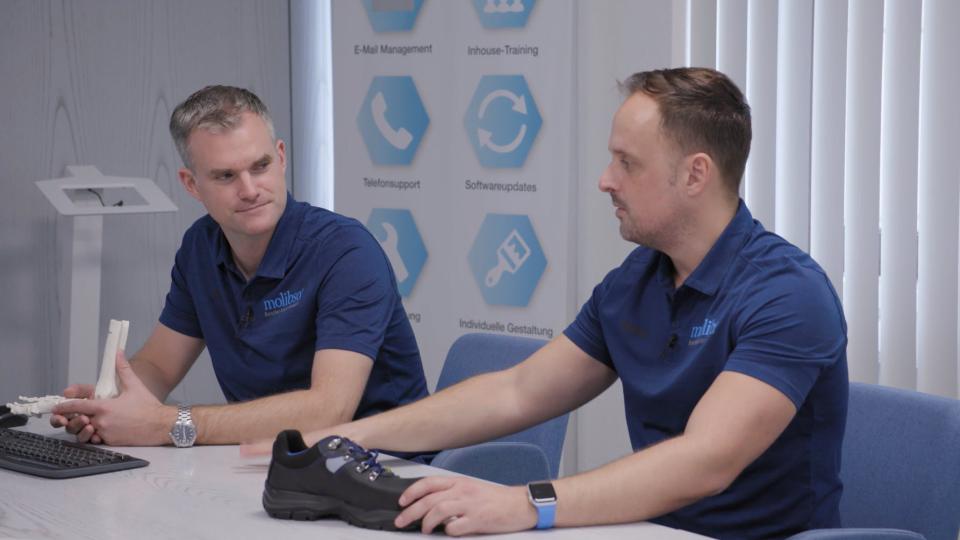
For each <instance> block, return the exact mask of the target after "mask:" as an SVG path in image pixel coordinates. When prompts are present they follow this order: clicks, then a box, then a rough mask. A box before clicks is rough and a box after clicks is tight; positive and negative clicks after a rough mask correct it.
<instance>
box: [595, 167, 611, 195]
mask: <svg viewBox="0 0 960 540" xmlns="http://www.w3.org/2000/svg"><path fill="white" fill-rule="evenodd" d="M597 187H598V188H600V191H602V192H604V193H609V192H611V191H613V190H614V187H615V186H614V183H613V177H612V175H611V174H610V166H609V165H607V167H606V168H605V169H603V172H602V173H600V180H599V181H598V182H597Z"/></svg>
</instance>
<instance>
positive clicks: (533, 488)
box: [527, 482, 557, 502]
mask: <svg viewBox="0 0 960 540" xmlns="http://www.w3.org/2000/svg"><path fill="white" fill-rule="evenodd" d="M527 488H528V489H529V490H530V497H532V498H533V500H534V501H536V502H551V501H555V500H556V499H557V492H556V491H554V490H553V484H551V483H550V482H537V483H534V484H529V485H528V486H527Z"/></svg>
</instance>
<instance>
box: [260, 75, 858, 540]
mask: <svg viewBox="0 0 960 540" xmlns="http://www.w3.org/2000/svg"><path fill="white" fill-rule="evenodd" d="M623 89H624V93H625V95H626V99H625V100H624V101H623V103H622V105H621V106H620V108H619V110H618V111H617V112H616V115H615V116H614V118H613V125H612V127H611V131H610V139H609V143H608V147H609V151H610V156H611V159H610V163H609V165H607V168H606V169H605V170H604V172H603V174H601V176H600V182H599V187H600V190H601V191H603V192H604V193H608V194H609V195H610V197H611V199H612V202H613V207H614V211H615V213H616V216H617V218H618V219H619V221H620V234H621V236H622V237H623V238H624V239H626V240H629V241H631V242H635V243H637V244H639V245H640V247H638V248H636V249H635V250H634V251H633V252H632V253H630V255H628V256H627V258H626V260H625V261H624V262H623V264H622V265H621V266H620V267H618V268H615V269H614V270H612V271H611V272H610V273H609V274H608V275H607V276H606V277H605V278H604V279H603V281H602V282H601V283H600V284H599V285H597V287H596V288H595V289H594V291H593V294H592V296H591V297H590V299H589V300H588V301H587V302H586V303H585V304H584V306H583V308H582V309H581V311H580V313H579V315H578V316H577V318H576V320H574V322H573V323H572V324H571V325H570V326H569V327H567V329H566V330H565V331H564V333H563V335H561V336H559V337H558V338H556V339H554V340H552V341H551V342H550V343H549V344H547V345H546V346H545V347H543V348H542V349H540V350H539V351H538V352H536V353H534V354H533V355H532V356H531V357H530V358H528V359H527V360H525V361H524V362H522V363H520V364H519V365H517V366H516V367H514V368H511V369H508V370H505V371H501V372H497V373H491V374H486V375H481V376H478V377H475V378H473V379H469V380H467V381H465V382H463V383H461V384H459V385H456V386H454V387H451V388H449V389H446V390H444V391H442V392H439V393H437V394H434V395H433V396H431V397H429V398H426V399H424V400H421V401H418V402H417V403H414V404H411V405H408V406H405V407H400V408H398V409H395V410H393V411H389V412H387V413H383V414H380V415H377V416H372V417H368V418H365V419H362V420H359V421H356V422H353V423H350V424H346V425H342V426H336V427H333V428H330V429H325V430H320V431H318V432H314V433H311V434H309V435H308V437H307V439H308V440H309V441H316V440H319V439H320V438H321V437H323V436H324V435H326V434H337V435H340V436H345V437H348V438H350V439H351V440H353V441H355V442H356V443H358V444H360V445H363V446H367V447H374V448H393V449H396V450H406V451H417V450H426V449H435V448H453V447H460V446H465V445H469V444H474V443H477V442H481V441H485V440H489V439H493V438H497V437H500V436H503V435H506V434H508V433H512V432H516V431H519V430H522V429H524V428H526V427H529V426H531V425H534V424H537V423H539V422H543V421H544V420H547V419H549V418H552V417H555V416H557V415H560V414H563V413H566V412H568V411H571V410H573V409H576V408H577V407H579V406H580V405H582V404H584V403H586V402H587V401H589V400H591V399H592V398H594V397H596V396H597V395H599V394H600V393H601V392H603V391H604V390H605V389H606V388H608V387H609V386H610V385H611V384H612V383H613V382H614V381H615V380H616V379H618V378H619V379H620V380H621V381H622V383H623V392H624V405H625V413H626V419H627V425H628V429H629V433H630V439H631V442H632V446H633V450H634V452H633V453H632V454H630V455H628V456H626V457H624V458H621V459H619V460H616V461H614V462H612V463H609V464H607V465H605V466H602V467H599V468H597V469H595V470H592V471H588V472H584V473H581V474H577V475H574V476H570V477H567V478H561V479H559V480H556V481H553V482H552V483H550V482H538V483H533V484H530V485H529V486H511V487H507V486H498V485H493V484H489V483H484V482H479V481H476V480H472V479H469V478H451V477H432V478H426V479H423V480H420V481H419V482H417V483H415V484H413V485H412V486H410V487H409V488H408V489H407V490H406V492H404V494H403V495H402V496H401V498H400V504H401V505H402V506H404V507H405V509H404V511H403V512H402V513H401V514H400V515H399V516H398V517H397V519H396V521H395V525H396V526H397V527H398V528H403V527H406V526H408V525H409V524H411V523H414V522H416V521H417V520H422V529H423V531H424V532H429V531H431V530H434V529H435V528H436V527H438V526H439V525H441V524H442V525H443V530H444V532H446V533H447V534H450V535H454V536H459V535H462V534H473V533H493V532H508V531H517V530H522V529H529V528H532V527H537V528H549V527H552V526H562V527H573V526H582V525H596V524H608V523H623V522H633V521H642V520H651V521H654V522H657V523H661V524H663V525H667V526H670V527H675V528H682V529H686V530H689V531H693V532H696V533H701V534H705V535H708V536H713V537H719V538H783V537H787V536H790V535H792V534H794V533H797V532H800V531H803V530H807V529H813V528H820V527H835V526H838V525H839V500H840V494H841V492H842V485H841V482H840V478H839V467H840V447H841V441H842V438H843V431H844V426H845V420H846V407H847V390H848V381H847V364H846V324H845V322H844V318H843V312H842V309H841V306H840V301H839V299H838V298H837V295H836V293H835V291H834V290H833V288H832V287H831V285H830V282H829V280H828V279H827V276H826V275H825V274H824V272H823V271H822V270H821V269H820V267H819V266H818V265H817V264H816V263H815V262H814V261H813V260H812V259H811V258H810V257H809V256H808V255H807V254H806V253H804V252H803V251H801V250H800V249H798V248H796V247H795V246H792V245H790V244H789V243H788V242H786V241H785V240H784V239H782V238H780V237H778V236H776V235H775V234H772V233H769V232H767V231H765V230H764V228H763V226H762V225H761V224H760V223H759V222H757V221H755V220H754V219H753V218H752V217H751V215H750V212H749V210H748V209H747V207H746V205H745V204H744V203H743V201H741V200H740V198H739V196H738V189H739V183H740V178H741V176H742V175H743V170H744V166H745V164H746V161H747V155H748V153H749V149H750V138H751V128H750V109H749V107H748V106H747V104H746V102H745V100H744V98H743V95H742V94H741V93H740V90H739V89H737V87H736V86H735V85H734V84H733V83H732V82H731V81H730V80H729V79H728V78H727V77H726V76H724V75H723V74H721V73H718V72H716V71H713V70H709V69H698V68H679V69H668V70H658V71H648V72H642V73H637V74H635V75H633V76H631V77H630V78H629V79H628V80H627V81H626V82H625V83H624V85H623ZM581 444H598V445H602V444H604V441H599V440H598V441H581ZM267 448H269V446H264V445H257V446H252V447H249V450H251V451H257V450H259V451H265V450H267Z"/></svg>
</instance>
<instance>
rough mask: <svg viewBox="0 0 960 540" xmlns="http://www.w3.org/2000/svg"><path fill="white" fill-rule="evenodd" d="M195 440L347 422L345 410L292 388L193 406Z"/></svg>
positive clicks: (231, 440) (235, 439) (250, 437)
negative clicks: (224, 402) (248, 397)
mask: <svg viewBox="0 0 960 540" xmlns="http://www.w3.org/2000/svg"><path fill="white" fill-rule="evenodd" d="M192 414H193V418H194V424H196V426H197V444H237V443H241V442H249V441H254V440H258V439H265V438H271V437H274V436H276V434H277V433H279V432H280V431H282V430H284V429H298V430H300V431H303V432H308V431H314V430H318V429H323V428H326V427H329V426H333V425H337V424H341V423H343V422H347V421H349V420H350V418H351V417H352V416H353V414H354V411H352V410H351V411H347V410H345V408H344V407H343V406H341V405H338V404H337V403H331V400H324V399H323V398H322V396H320V395H317V393H316V392H311V391H309V390H295V391H293V392H287V393H284V394H277V395H273V396H268V397H263V398H260V399H255V400H252V401H246V402H243V403H231V404H227V405H201V406H196V407H193V412H192Z"/></svg>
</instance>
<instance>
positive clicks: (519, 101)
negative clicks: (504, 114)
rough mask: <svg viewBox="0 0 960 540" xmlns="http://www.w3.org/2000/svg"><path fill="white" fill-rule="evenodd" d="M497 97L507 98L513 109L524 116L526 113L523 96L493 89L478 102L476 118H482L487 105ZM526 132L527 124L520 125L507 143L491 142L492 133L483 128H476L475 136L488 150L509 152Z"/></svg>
mask: <svg viewBox="0 0 960 540" xmlns="http://www.w3.org/2000/svg"><path fill="white" fill-rule="evenodd" d="M497 98H504V99H509V100H510V101H512V102H513V109H512V110H513V111H514V112H517V113H520V114H522V115H524V116H526V114H527V100H526V99H524V97H523V96H518V95H516V94H514V93H513V92H511V91H509V90H504V89H502V88H501V89H498V90H494V91H493V92H490V93H489V94H487V96H486V97H485V98H483V101H482V102H480V110H479V111H477V118H479V119H480V120H483V115H484V113H486V112H487V106H488V105H490V102H492V101H493V100H495V99H497ZM526 134H527V124H526V123H524V124H521V125H520V131H519V132H518V133H517V136H516V137H514V138H513V140H512V141H510V142H509V143H507V144H497V143H495V142H493V133H491V132H490V131H487V130H486V129H483V128H477V138H478V139H479V141H480V146H486V147H487V148H489V149H490V150H492V151H494V152H496V153H498V154H509V153H510V152H513V151H514V150H516V149H517V147H519V146H520V143H522V142H523V138H524V137H525V136H526Z"/></svg>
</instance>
